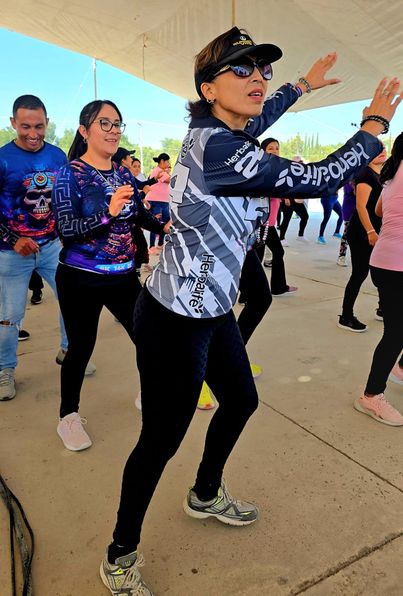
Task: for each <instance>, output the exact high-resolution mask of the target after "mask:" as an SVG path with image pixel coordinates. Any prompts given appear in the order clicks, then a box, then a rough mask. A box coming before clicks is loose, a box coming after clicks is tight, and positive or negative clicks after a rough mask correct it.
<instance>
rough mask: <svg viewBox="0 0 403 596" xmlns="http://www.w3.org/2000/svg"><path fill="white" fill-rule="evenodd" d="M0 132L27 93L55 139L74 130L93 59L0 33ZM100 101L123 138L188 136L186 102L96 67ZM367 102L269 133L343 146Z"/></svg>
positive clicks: (313, 114)
mask: <svg viewBox="0 0 403 596" xmlns="http://www.w3.org/2000/svg"><path fill="white" fill-rule="evenodd" d="M0 55H1V56H3V57H5V56H7V59H4V60H3V61H2V68H1V77H0V128H4V127H5V126H8V125H9V117H10V114H11V108H12V104H13V102H14V99H15V98H16V97H18V96H19V95H23V94H26V93H30V94H33V95H37V96H39V97H40V98H41V99H42V101H43V102H44V103H45V105H46V108H47V111H48V115H49V118H50V120H52V121H54V122H55V123H56V130H57V134H58V135H59V136H61V135H62V134H63V131H64V129H65V128H73V129H76V128H77V126H78V117H79V113H80V111H81V109H82V107H83V106H84V105H85V104H86V103H88V102H89V101H91V100H93V99H94V81H93V66H92V59H91V58H90V57H88V56H83V55H82V54H77V53H75V52H70V51H68V50H64V49H62V48H60V47H57V46H53V45H51V44H47V43H44V42H41V41H39V40H36V39H32V38H29V37H26V36H23V35H19V34H17V33H14V32H11V31H7V30H5V29H1V28H0ZM97 92H98V93H97V95H98V98H102V99H111V100H112V101H114V102H115V103H116V104H117V105H118V107H119V109H120V111H121V112H122V114H123V120H124V122H125V123H126V134H127V135H128V137H129V139H130V140H131V141H132V142H133V143H138V144H144V145H148V146H151V147H153V148H158V147H159V146H160V142H161V139H163V138H165V137H170V138H175V139H182V138H183V137H184V136H185V134H186V129H187V122H186V120H185V118H186V115H187V113H186V109H185V107H186V100H184V99H183V98H181V97H177V96H175V95H173V94H172V93H168V92H167V91H164V90H163V89H161V88H159V87H156V86H155V85H151V84H149V83H146V82H144V81H142V80H141V79H138V78H136V77H134V76H133V75H129V74H127V73H125V72H123V71H121V70H119V69H117V68H114V67H112V66H109V65H107V64H105V63H102V62H97ZM368 103H369V102H354V103H350V104H344V105H340V106H331V107H327V108H319V109H315V110H306V111H304V112H298V113H290V114H285V115H284V116H282V118H281V119H280V121H279V122H277V123H276V124H274V125H273V126H272V127H271V129H270V135H271V136H274V137H276V138H278V139H279V140H280V141H282V140H283V141H284V140H287V139H289V138H290V137H292V136H295V135H296V134H297V133H299V134H300V135H301V136H302V138H304V136H305V135H312V134H315V135H316V133H317V132H318V133H319V141H320V143H321V144H322V145H327V144H337V143H342V142H343V141H345V140H346V139H347V138H349V137H350V136H351V135H352V134H354V132H355V130H356V129H355V128H354V127H353V126H352V125H351V123H357V122H359V121H360V120H361V113H362V109H363V107H364V106H365V105H367V104H368ZM402 129H403V105H402V106H400V111H398V113H397V116H396V117H395V119H394V120H393V122H392V125H391V131H390V132H391V134H392V136H396V135H397V134H399V133H400V132H401V131H402Z"/></svg>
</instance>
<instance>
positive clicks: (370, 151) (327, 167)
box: [204, 129, 382, 198]
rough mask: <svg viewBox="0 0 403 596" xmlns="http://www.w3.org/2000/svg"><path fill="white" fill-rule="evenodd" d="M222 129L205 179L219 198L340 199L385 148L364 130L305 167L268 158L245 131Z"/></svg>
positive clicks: (213, 139) (214, 138) (208, 156)
mask: <svg viewBox="0 0 403 596" xmlns="http://www.w3.org/2000/svg"><path fill="white" fill-rule="evenodd" d="M216 130H217V131H216V132H215V134H212V135H211V136H210V138H209V140H208V141H207V144H206V149H205V152H204V179H205V182H206V184H207V188H208V190H209V192H210V193H211V194H212V195H216V196H217V195H222V196H248V195H249V196H254V197H258V196H267V195H269V196H273V197H278V198H281V197H320V196H321V195H323V194H334V193H336V192H337V190H338V188H339V187H340V186H341V185H342V184H343V183H344V182H346V181H347V180H349V179H350V178H352V176H353V175H354V174H355V173H356V172H358V171H359V170H360V169H362V168H363V167H364V166H365V165H367V164H368V163H369V162H370V161H371V160H372V159H374V157H375V156H376V155H378V154H379V152H380V151H381V149H382V144H381V143H380V142H379V141H378V139H377V138H376V137H375V136H373V135H372V134H368V133H366V132H364V131H362V130H361V131H358V132H357V133H356V134H355V135H354V136H353V137H352V138H351V139H349V140H348V141H347V143H346V144H345V145H343V146H342V147H341V148H340V149H338V150H337V151H335V152H334V153H331V154H330V155H329V156H328V157H327V158H326V159H323V160H321V161H319V162H316V163H310V164H303V163H297V162H292V161H290V160H288V159H284V158H282V157H278V156H277V155H272V154H269V153H265V152H264V151H263V149H261V148H260V147H259V145H258V144H257V141H255V140H254V139H253V138H252V137H250V136H249V135H248V134H246V133H244V132H243V131H226V130H223V129H216Z"/></svg>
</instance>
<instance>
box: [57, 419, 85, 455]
mask: <svg viewBox="0 0 403 596" xmlns="http://www.w3.org/2000/svg"><path fill="white" fill-rule="evenodd" d="M83 424H87V421H86V419H85V418H81V416H80V414H79V413H78V412H72V413H71V414H67V416H64V417H63V418H60V419H59V424H58V425H57V434H58V435H59V437H60V438H61V440H62V441H63V443H64V446H65V447H66V449H69V450H70V451H83V450H84V449H88V447H91V445H92V441H91V439H90V438H89V436H88V435H87V433H86V432H85V430H84V428H83Z"/></svg>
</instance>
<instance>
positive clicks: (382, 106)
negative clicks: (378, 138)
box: [362, 77, 403, 135]
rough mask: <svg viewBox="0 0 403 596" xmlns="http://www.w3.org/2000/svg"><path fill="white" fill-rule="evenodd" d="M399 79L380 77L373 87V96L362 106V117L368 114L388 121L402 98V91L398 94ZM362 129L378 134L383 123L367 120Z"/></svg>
mask: <svg viewBox="0 0 403 596" xmlns="http://www.w3.org/2000/svg"><path fill="white" fill-rule="evenodd" d="M399 88H400V81H399V79H398V78H397V77H393V79H390V81H389V82H388V80H387V79H386V78H385V79H382V81H381V82H380V83H379V85H378V86H377V88H376V89H375V93H374V97H373V98H372V101H371V103H370V104H369V106H368V107H366V108H364V111H363V113H362V117H363V118H367V117H368V116H381V117H382V118H385V119H386V120H388V122H390V120H391V119H392V118H393V116H394V114H395V112H396V108H397V106H398V105H399V103H400V102H401V101H402V99H403V91H402V92H401V93H400V94H399ZM362 128H363V130H366V131H367V132H370V133H372V134H374V135H378V134H380V133H381V132H382V131H383V129H384V125H383V124H382V123H380V122H375V121H373V120H369V121H368V122H365V124H364V125H363V126H362Z"/></svg>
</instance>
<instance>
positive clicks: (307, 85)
mask: <svg viewBox="0 0 403 596" xmlns="http://www.w3.org/2000/svg"><path fill="white" fill-rule="evenodd" d="M298 83H302V85H304V87H305V88H306V92H307V93H311V91H312V87H311V85H310V84H309V83H308V81H307V80H306V79H304V77H300V78H299V79H298Z"/></svg>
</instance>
